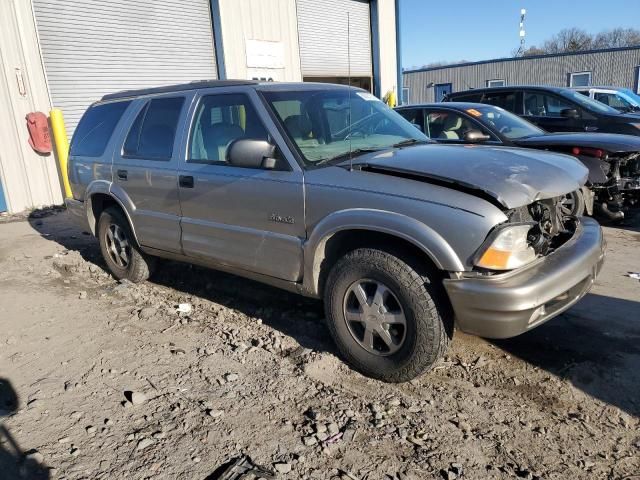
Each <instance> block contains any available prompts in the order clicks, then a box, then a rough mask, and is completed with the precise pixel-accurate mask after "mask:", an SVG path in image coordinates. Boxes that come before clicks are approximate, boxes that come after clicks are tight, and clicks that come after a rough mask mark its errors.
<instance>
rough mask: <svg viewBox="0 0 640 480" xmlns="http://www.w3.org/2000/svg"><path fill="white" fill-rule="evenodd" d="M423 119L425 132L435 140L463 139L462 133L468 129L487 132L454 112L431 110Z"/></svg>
mask: <svg viewBox="0 0 640 480" xmlns="http://www.w3.org/2000/svg"><path fill="white" fill-rule="evenodd" d="M425 121H426V122H425V123H426V125H425V127H426V128H425V133H427V136H429V137H430V138H433V139H437V140H464V134H465V133H467V132H468V131H469V130H480V131H482V132H483V133H486V134H488V132H487V131H486V130H485V129H484V128H482V127H481V126H480V125H476V124H475V123H474V122H472V121H471V120H470V119H468V118H467V117H466V116H464V115H462V114H460V113H456V112H451V111H432V112H429V113H428V114H427V116H426V118H425Z"/></svg>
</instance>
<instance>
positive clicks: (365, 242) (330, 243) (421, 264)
mask: <svg viewBox="0 0 640 480" xmlns="http://www.w3.org/2000/svg"><path fill="white" fill-rule="evenodd" d="M358 248H377V249H380V250H384V251H386V252H389V253H392V254H394V255H396V256H398V257H400V258H402V259H403V260H405V261H407V262H411V264H412V266H414V267H415V268H420V269H422V270H424V271H425V272H426V273H429V274H430V275H431V276H432V278H434V277H435V278H438V279H440V278H442V276H443V274H442V272H441V271H440V270H439V269H438V267H437V266H436V264H435V263H434V262H433V260H432V259H431V257H429V255H428V254H427V253H426V252H425V251H424V250H422V249H421V248H420V247H418V246H416V245H415V244H413V243H411V242H410V241H408V240H405V239H404V238H400V237H396V236H394V235H391V234H388V233H383V232H376V231H373V230H343V231H340V232H337V233H335V234H333V235H332V236H331V237H330V238H329V239H328V240H327V241H326V242H325V244H324V255H323V256H322V257H321V263H320V267H319V273H318V293H319V294H320V296H322V295H323V292H324V286H325V282H326V280H327V276H328V275H329V272H330V271H331V267H333V265H334V264H335V263H336V262H337V261H338V260H339V259H340V258H342V257H343V256H344V255H346V254H347V253H349V252H351V251H353V250H356V249H358ZM435 278H434V279H435Z"/></svg>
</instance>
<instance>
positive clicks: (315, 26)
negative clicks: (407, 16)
mask: <svg viewBox="0 0 640 480" xmlns="http://www.w3.org/2000/svg"><path fill="white" fill-rule="evenodd" d="M297 8H298V36H299V39H300V63H301V67H302V75H303V76H306V77H313V76H317V77H324V76H343V77H346V76H347V75H348V74H349V62H348V61H347V58H348V56H350V57H351V76H367V77H370V76H371V72H372V68H371V21H370V13H369V11H370V8H369V1H365V0H322V1H319V0H297ZM347 12H349V40H350V52H348V49H347V46H348V45H349V44H348V43H347Z"/></svg>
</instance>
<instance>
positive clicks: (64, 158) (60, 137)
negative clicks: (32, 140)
mask: <svg viewBox="0 0 640 480" xmlns="http://www.w3.org/2000/svg"><path fill="white" fill-rule="evenodd" d="M49 118H50V119H51V130H52V131H53V140H54V141H55V143H56V153H57V154H58V163H59V164H60V175H62V184H63V185H64V196H65V198H71V195H72V193H71V185H69V173H68V172H67V162H68V160H69V140H68V139H67V131H66V130H65V128H64V117H63V115H62V110H59V109H57V108H54V109H53V110H51V112H49Z"/></svg>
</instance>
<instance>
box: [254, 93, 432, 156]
mask: <svg viewBox="0 0 640 480" xmlns="http://www.w3.org/2000/svg"><path fill="white" fill-rule="evenodd" d="M263 95H264V97H265V99H266V100H267V102H268V103H269V105H270V106H271V108H272V109H273V111H274V112H275V114H276V116H277V117H278V119H279V120H280V122H281V124H282V126H283V127H284V130H285V131H286V133H287V135H288V136H289V138H290V139H291V140H292V141H293V142H294V143H295V144H296V145H297V147H298V149H299V150H300V153H301V154H302V157H303V160H304V162H305V163H306V164H307V165H315V164H319V163H326V162H330V161H331V160H333V159H336V160H338V159H340V157H343V156H345V155H348V154H349V152H350V151H351V152H355V153H356V154H357V153H361V152H362V151H370V150H377V149H383V148H388V147H391V146H393V145H396V144H398V143H401V142H405V143H412V142H429V139H428V138H427V137H426V136H425V135H424V134H423V133H422V132H421V131H420V130H418V129H417V128H415V127H414V126H413V125H412V124H411V123H409V122H408V121H406V120H405V119H404V118H403V117H401V116H400V115H399V114H398V113H396V112H394V111H393V110H391V109H390V108H389V107H388V106H387V105H385V104H384V103H382V102H381V101H380V100H378V99H377V98H376V97H374V96H373V95H371V94H370V93H367V92H364V91H361V90H355V89H351V94H349V89H348V88H347V87H345V88H340V89H337V88H331V89H323V90H315V89H314V90H299V91H289V92H269V91H265V92H263ZM350 118H351V125H349V119H350Z"/></svg>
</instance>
